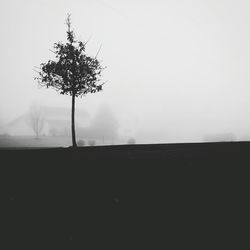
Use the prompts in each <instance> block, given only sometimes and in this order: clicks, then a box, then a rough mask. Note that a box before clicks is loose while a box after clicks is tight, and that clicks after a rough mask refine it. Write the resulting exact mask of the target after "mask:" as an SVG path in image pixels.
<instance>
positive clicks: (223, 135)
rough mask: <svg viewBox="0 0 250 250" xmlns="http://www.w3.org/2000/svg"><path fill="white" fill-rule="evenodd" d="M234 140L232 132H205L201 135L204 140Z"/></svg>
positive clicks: (235, 138)
mask: <svg viewBox="0 0 250 250" xmlns="http://www.w3.org/2000/svg"><path fill="white" fill-rule="evenodd" d="M236 140H237V137H236V136H235V134H233V133H218V134H207V135H205V136H204V137H203V141H204V142H230V141H236Z"/></svg>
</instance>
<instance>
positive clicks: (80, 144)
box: [77, 140, 85, 147]
mask: <svg viewBox="0 0 250 250" xmlns="http://www.w3.org/2000/svg"><path fill="white" fill-rule="evenodd" d="M77 145H78V146H80V147H83V146H85V141H84V140H78V141H77Z"/></svg>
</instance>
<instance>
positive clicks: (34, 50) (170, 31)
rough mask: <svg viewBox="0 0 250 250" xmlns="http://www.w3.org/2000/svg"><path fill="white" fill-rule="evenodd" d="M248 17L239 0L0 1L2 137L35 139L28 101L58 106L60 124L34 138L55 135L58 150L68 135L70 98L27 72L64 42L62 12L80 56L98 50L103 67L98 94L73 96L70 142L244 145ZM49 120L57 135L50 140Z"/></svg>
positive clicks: (249, 119) (248, 115)
mask: <svg viewBox="0 0 250 250" xmlns="http://www.w3.org/2000/svg"><path fill="white" fill-rule="evenodd" d="M249 11H250V2H249V1H247V0H237V1H236V0H230V1H226V0H216V1H215V0H189V1H186V0H175V1H171V0H166V1H163V0H156V1H155V0H154V1H153V0H146V1H142V0H133V1H132V0H129V1H120V0H118V1H117V0H116V1H115V0H84V1H80V0H72V1H66V0H54V1H49V0H36V1H31V0H24V1H17V0H11V1H7V2H5V3H4V4H3V5H2V15H1V17H0V19H1V22H0V27H1V33H2V39H1V40H0V52H1V61H0V66H1V74H0V134H1V138H3V137H5V140H6V136H12V137H13V136H15V137H18V136H19V137H18V138H20V136H24V137H26V138H27V137H30V138H34V137H35V133H34V131H32V129H31V128H29V126H28V121H27V119H28V113H29V110H30V107H31V106H32V105H33V104H34V103H38V104H39V105H40V106H41V107H47V108H55V109H56V108H58V109H60V110H66V111H65V113H63V114H64V115H62V116H61V117H60V118H58V117H57V116H56V115H55V116H54V115H53V114H51V115H50V116H49V118H48V117H47V118H46V119H47V120H46V126H44V129H43V132H42V133H41V134H42V135H43V136H44V137H43V138H45V137H47V138H48V137H50V139H51V138H52V137H55V136H57V139H55V140H54V145H58V144H57V143H56V140H59V139H58V138H59V137H61V139H60V140H62V138H68V137H70V132H69V131H68V129H69V127H70V124H68V122H70V107H71V98H70V97H69V96H63V95H60V94H58V93H57V92H56V91H54V90H52V89H46V88H39V87H38V84H37V82H36V81H35V80H34V77H35V76H36V72H35V71H34V69H35V67H36V66H39V65H40V63H42V62H47V61H48V60H49V59H54V55H53V53H52V52H51V51H50V50H51V49H52V48H53V44H54V43H55V42H58V41H65V40H66V25H65V19H66V16H67V13H71V17H72V27H73V30H74V32H75V35H76V38H77V39H80V40H82V41H89V42H88V43H87V46H86V52H87V53H88V54H90V55H92V56H94V55H96V53H97V51H98V49H99V47H100V45H101V50H100V53H99V54H98V58H99V60H100V61H101V63H102V65H103V66H106V67H107V68H106V69H105V70H104V72H103V74H102V79H103V81H107V82H106V84H105V85H104V86H103V91H101V92H99V93H96V94H90V95H86V96H84V97H83V98H78V99H77V100H76V120H78V124H77V125H78V127H77V128H76V131H77V140H80V139H85V140H86V143H87V141H88V140H92V139H94V140H96V143H97V144H119V143H127V142H128V140H129V139H131V138H134V139H135V140H136V143H172V142H203V141H235V140H249V138H250V109H249V107H250V98H249V93H250V85H249V81H250V73H249V72H250V71H249V68H250V61H249V58H250V47H249V42H250V27H249V26H250V16H249ZM81 112H83V113H84V112H85V114H88V115H86V116H85V115H83V113H81ZM105 112H106V113H105ZM103 113H104V114H106V115H103ZM20 117H23V118H20ZM25 117H26V118H25ZM107 117H108V119H107ZM17 119H19V121H17ZM56 122H57V124H59V123H60V125H58V126H57V127H56V128H57V130H58V129H59V130H60V129H61V130H63V132H62V131H61V132H60V131H59V132H58V131H57V132H55V131H54V134H53V131H52V130H53V128H54V127H55V126H56V125H55V124H56ZM52 125H53V126H54V127H53V126H52ZM56 133H59V134H57V135H56ZM60 133H61V134H60ZM62 133H64V134H62ZM12 139H14V138H12ZM1 140H2V144H4V143H3V139H1ZM21 140H23V142H24V140H25V139H24V138H23V139H21ZM60 143H61V144H62V145H65V146H67V145H68V143H69V144H70V141H69V142H68V139H65V141H63V142H60ZM60 143H59V144H60ZM61 144H60V145H61ZM6 145H7V144H6ZM52 145H53V140H52Z"/></svg>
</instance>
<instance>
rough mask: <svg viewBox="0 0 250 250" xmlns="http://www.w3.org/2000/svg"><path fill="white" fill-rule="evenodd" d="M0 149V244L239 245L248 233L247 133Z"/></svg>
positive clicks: (48, 246)
mask: <svg viewBox="0 0 250 250" xmlns="http://www.w3.org/2000/svg"><path fill="white" fill-rule="evenodd" d="M0 157H1V168H0V176H1V186H2V187H1V192H2V198H1V201H2V205H1V208H3V210H2V212H1V215H2V218H1V221H3V223H1V227H3V233H2V235H1V237H2V238H3V241H1V242H4V243H7V245H6V246H7V247H4V248H1V249H17V246H18V248H20V249H62V248H67V249H101V248H102V249H145V248H146V247H147V248H149V249H159V248H163V249H167V248H169V249H184V248H185V249H186V248H191V249H192V248H196V249H203V248H204V247H205V248H207V247H208V248H209V249H224V248H225V247H228V246H232V247H233V248H237V249H238V248H239V247H240V248H241V244H243V243H244V244H245V242H246V241H245V240H246V239H247V237H249V229H248V228H249V223H248V221H247V217H248V214H249V206H248V203H249V166H250V143H248V142H234V143H204V144H198V143H197V144H169V145H168V144H159V145H124V146H105V147H101V146H99V147H83V148H79V149H77V150H72V149H70V148H55V149H30V150H28V149H25V150H21V149H19V150H17V149H16V150H15V149H11V150H1V151H0Z"/></svg>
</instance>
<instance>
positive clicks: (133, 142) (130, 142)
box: [128, 138, 136, 144]
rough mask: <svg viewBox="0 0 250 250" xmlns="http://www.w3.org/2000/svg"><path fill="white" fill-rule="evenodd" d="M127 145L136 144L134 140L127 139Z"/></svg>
mask: <svg viewBox="0 0 250 250" xmlns="http://www.w3.org/2000/svg"><path fill="white" fill-rule="evenodd" d="M128 144H136V140H135V138H129V139H128Z"/></svg>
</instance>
